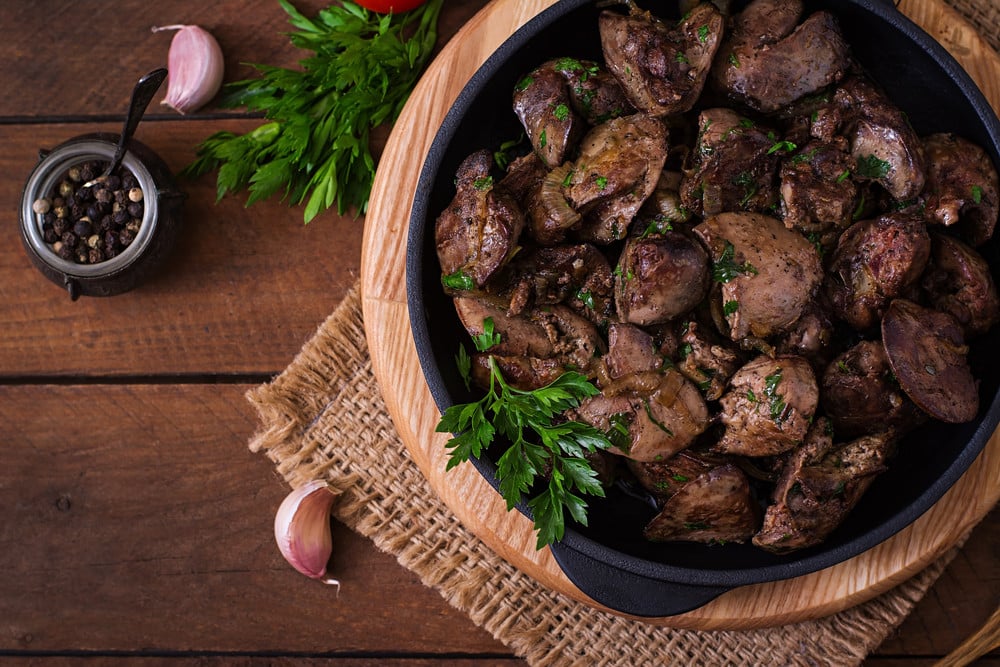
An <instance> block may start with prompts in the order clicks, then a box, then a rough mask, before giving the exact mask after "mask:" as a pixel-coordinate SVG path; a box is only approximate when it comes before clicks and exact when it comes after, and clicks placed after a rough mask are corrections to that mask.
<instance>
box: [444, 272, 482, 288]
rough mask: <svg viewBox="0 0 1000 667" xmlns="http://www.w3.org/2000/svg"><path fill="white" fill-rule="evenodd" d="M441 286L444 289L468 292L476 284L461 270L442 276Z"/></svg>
mask: <svg viewBox="0 0 1000 667" xmlns="http://www.w3.org/2000/svg"><path fill="white" fill-rule="evenodd" d="M441 284H442V285H444V286H445V287H449V288H451V289H459V290H470V289H472V288H473V287H475V286H476V284H475V283H474V282H473V281H472V276H470V275H469V274H467V273H465V272H464V271H462V270H461V269H459V270H458V271H455V272H454V273H449V274H448V275H442V276H441Z"/></svg>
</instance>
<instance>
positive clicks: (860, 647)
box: [247, 0, 1000, 667]
mask: <svg viewBox="0 0 1000 667" xmlns="http://www.w3.org/2000/svg"><path fill="white" fill-rule="evenodd" d="M948 3H949V4H950V5H951V6H953V7H954V8H955V9H957V10H958V11H959V12H960V13H962V14H963V16H965V17H966V18H967V19H968V20H969V21H970V22H971V23H972V24H973V25H975V26H976V28H977V29H978V30H979V31H980V32H981V34H982V35H983V36H984V38H985V39H986V40H987V41H988V42H989V43H990V45H991V46H993V48H995V49H997V50H1000V5H998V4H996V0H948ZM247 398H248V399H249V400H250V402H251V403H252V404H253V405H254V406H255V407H256V408H257V410H258V412H259V415H260V420H261V428H260V430H259V431H258V432H257V433H256V434H255V435H254V437H253V438H252V439H251V441H250V443H249V446H250V449H251V450H252V451H254V452H262V453H264V454H266V455H267V456H268V457H269V458H270V459H271V460H272V461H274V463H275V465H276V467H277V470H278V472H279V473H280V474H281V475H282V476H283V477H284V478H285V480H286V481H288V483H289V484H290V485H291V486H293V487H295V486H298V485H300V484H302V483H305V482H306V481H309V480H312V479H317V478H325V479H327V480H328V481H329V482H330V484H331V485H333V486H334V487H336V488H337V489H339V490H340V491H342V492H343V494H344V495H343V496H342V497H341V499H340V501H339V502H338V504H337V505H336V506H335V508H334V514H335V516H336V518H337V519H338V520H340V521H342V522H343V523H344V524H346V525H347V526H349V527H350V528H352V529H353V530H355V531H357V532H358V533H360V534H362V535H364V536H366V537H368V538H370V539H371V540H372V541H373V542H374V543H375V544H376V545H377V546H378V547H379V548H380V549H382V550H384V551H386V552H388V553H391V554H393V555H394V556H395V557H396V558H397V560H398V561H399V562H400V563H401V564H402V565H403V566H404V567H406V568H408V569H410V570H411V571H413V572H415V573H416V574H417V575H418V576H419V577H420V579H421V580H422V581H423V582H424V584H426V585H427V586H431V587H433V588H434V589H435V590H437V591H438V592H440V594H441V595H442V596H443V597H444V598H445V599H446V600H447V601H448V602H449V603H450V604H451V605H453V606H454V607H455V608H457V609H460V610H461V611H463V612H465V613H466V614H468V615H469V617H470V618H471V619H472V620H473V621H474V622H475V623H476V624H477V625H479V626H481V627H483V628H485V629H486V630H487V631H489V632H490V633H492V634H493V636H494V637H496V638H497V639H498V640H500V641H501V642H503V643H504V644H505V645H507V646H508V647H510V648H511V650H513V651H514V653H516V654H517V655H518V656H521V657H523V658H525V659H527V661H528V662H529V663H531V664H533V665H577V664H579V665H588V666H589V665H647V664H648V665H662V664H665V663H668V662H672V663H675V664H684V665H713V666H714V665H746V666H748V667H754V666H757V665H856V664H859V663H860V662H862V661H863V660H864V658H865V657H866V656H867V655H868V654H869V653H870V652H871V651H872V650H873V649H875V648H876V647H877V646H879V645H880V644H881V643H882V642H883V641H884V640H885V638H886V637H887V636H888V635H889V633H890V632H892V631H893V630H894V629H895V628H896V627H897V626H898V625H899V624H900V623H901V622H902V621H903V619H904V618H905V617H906V616H907V614H909V613H910V611H911V610H912V609H913V607H914V606H915V605H916V603H917V602H918V601H919V600H920V599H921V598H922V597H923V595H924V593H926V592H927V590H928V589H929V588H930V587H931V585H932V584H933V583H934V582H935V581H936V580H937V578H938V576H939V575H940V574H941V572H942V571H943V570H944V568H945V566H946V565H947V564H948V563H949V562H950V561H951V559H952V558H953V557H954V555H955V553H956V552H957V550H958V548H959V546H956V547H954V548H953V549H952V550H951V551H949V552H948V553H947V554H945V555H944V556H942V557H941V558H940V559H939V560H937V561H936V562H934V563H932V564H931V565H930V566H928V567H927V568H926V569H925V570H924V571H923V572H921V573H919V574H918V575H916V576H915V577H913V578H912V579H910V580H909V581H906V582H905V583H903V584H901V585H899V586H898V587H896V588H894V589H892V590H890V591H889V592H887V593H884V594H882V595H881V596H878V597H876V598H873V599H872V600H870V601H868V602H866V603H863V604H861V605H858V606H856V607H853V608H850V609H847V610H845V611H842V612H840V613H837V614H834V615H832V616H828V617H826V618H822V619H818V620H814V621H808V622H803V623H796V624H791V625H784V626H780V627H774V628H767V629H762V630H754V631H711V632H702V631H694V630H678V629H673V628H667V627H662V626H655V625H650V624H646V623H642V622H638V621H634V620H630V619H627V618H623V617H620V616H617V615H615V614H610V613H605V612H601V611H598V610H595V609H593V608H591V607H589V606H586V605H583V604H580V603H578V602H576V601H574V600H572V599H570V598H568V597H566V596H563V595H561V594H559V593H554V592H552V591H550V590H548V589H546V588H544V587H542V586H541V585H539V584H538V583H537V582H535V581H534V580H533V579H532V578H530V577H529V576H527V575H525V574H523V573H522V572H520V571H519V570H517V569H516V568H514V567H513V566H512V565H510V564H509V563H507V562H506V561H505V560H503V559H502V558H501V557H499V556H498V555H496V554H495V553H494V552H493V551H491V550H490V549H489V548H488V547H487V546H486V545H485V544H484V543H483V542H482V541H481V540H479V538H477V537H476V536H475V535H474V534H472V533H471V532H470V531H469V530H468V529H467V528H465V527H464V526H463V525H462V524H461V523H460V522H459V521H458V519H457V518H456V517H455V516H454V515H453V514H452V513H451V511H450V510H449V509H448V507H447V506H446V505H445V504H444V502H442V501H441V500H439V499H438V497H437V496H436V495H435V493H434V491H433V490H432V489H431V487H430V485H429V484H428V482H427V480H426V479H425V478H424V477H423V475H422V474H421V473H420V471H419V470H418V469H417V466H416V465H415V464H414V463H413V462H412V461H411V460H410V458H409V455H408V453H407V450H406V447H405V446H404V445H403V443H402V442H401V441H400V439H399V437H398V436H397V434H396V431H395V427H394V426H393V423H392V420H391V419H390V417H389V416H388V413H387V412H386V409H385V405H384V403H383V401H382V397H381V394H380V390H379V387H378V384H377V382H376V380H375V377H374V375H373V374H372V369H371V361H370V359H369V356H368V348H367V344H366V341H365V332H364V324H363V322H362V315H361V299H360V288H359V286H358V285H355V287H354V288H353V289H352V290H351V291H350V292H349V294H348V295H347V296H346V298H345V299H344V300H343V302H342V303H341V304H340V306H338V308H337V309H336V311H334V313H333V314H331V315H330V317H329V318H328V319H327V320H326V321H325V322H324V323H323V324H322V325H321V326H320V327H319V329H318V331H317V332H316V334H315V335H314V336H313V337H312V339H311V340H309V341H308V342H307V343H306V345H305V346H304V347H303V349H302V351H301V352H300V353H299V354H298V356H297V357H296V358H295V360H294V361H293V362H292V363H291V364H290V365H289V367H288V368H287V369H285V371H284V372H283V373H281V374H280V375H279V376H278V377H277V378H275V379H274V380H273V381H272V382H270V383H268V384H265V385H262V386H260V387H257V388H255V389H254V390H252V391H250V392H248V394H247ZM345 433H349V434H350V437H348V438H345V437H343V435H344V434H345Z"/></svg>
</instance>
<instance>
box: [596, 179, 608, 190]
mask: <svg viewBox="0 0 1000 667" xmlns="http://www.w3.org/2000/svg"><path fill="white" fill-rule="evenodd" d="M594 183H596V184H597V187H599V188H600V189H602V190H603V189H604V188H606V187H608V178H607V176H598V177H597V178H596V179H594Z"/></svg>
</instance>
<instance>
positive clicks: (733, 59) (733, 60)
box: [729, 51, 740, 67]
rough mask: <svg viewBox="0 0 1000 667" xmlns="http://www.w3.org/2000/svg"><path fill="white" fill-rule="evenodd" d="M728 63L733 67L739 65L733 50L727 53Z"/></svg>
mask: <svg viewBox="0 0 1000 667" xmlns="http://www.w3.org/2000/svg"><path fill="white" fill-rule="evenodd" d="M729 64H730V65H732V66H733V67H739V66H740V59H739V58H738V57H737V56H736V52H735V51H732V52H731V53H730V54H729Z"/></svg>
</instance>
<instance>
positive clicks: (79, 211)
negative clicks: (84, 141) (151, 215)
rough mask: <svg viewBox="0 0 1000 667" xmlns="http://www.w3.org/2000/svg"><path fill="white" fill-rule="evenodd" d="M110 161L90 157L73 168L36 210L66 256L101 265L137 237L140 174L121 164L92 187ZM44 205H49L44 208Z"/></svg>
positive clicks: (46, 235) (48, 238)
mask: <svg viewBox="0 0 1000 667" xmlns="http://www.w3.org/2000/svg"><path fill="white" fill-rule="evenodd" d="M105 166H106V163H104V162H100V161H88V162H85V163H83V164H80V165H76V166H74V167H71V168H70V170H71V171H73V173H72V175H70V174H69V172H67V174H66V175H64V177H63V179H62V180H61V181H60V182H59V183H58V184H57V185H56V186H54V187H53V191H52V192H51V193H49V196H48V197H47V198H45V197H42V198H40V199H39V200H38V202H36V203H37V207H36V208H37V210H35V213H36V214H37V215H38V216H39V218H40V220H41V224H42V234H43V237H44V238H45V241H46V243H49V244H51V246H52V250H53V252H55V253H56V254H58V255H59V256H60V257H62V258H63V259H66V260H71V261H76V262H79V263H81V264H96V263H98V262H103V261H105V260H107V259H110V258H112V257H115V256H116V255H118V254H120V253H121V252H122V251H123V250H124V248H125V247H127V246H129V245H130V244H132V243H133V242H134V241H135V238H136V236H137V235H138V234H139V229H140V227H141V226H142V217H143V212H144V207H143V192H142V189H141V188H139V187H138V181H137V180H136V178H135V176H134V175H133V174H131V173H130V172H128V171H127V170H124V169H122V168H119V171H117V172H115V173H113V174H110V175H109V176H107V177H106V178H104V179H102V180H101V181H100V182H99V183H97V184H95V185H94V186H91V187H82V186H79V187H78V185H79V184H80V183H81V182H87V181H91V180H94V178H95V177H96V176H97V174H100V173H102V172H103V171H104V168H105ZM43 209H44V210H43Z"/></svg>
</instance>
